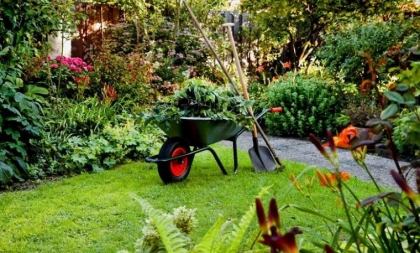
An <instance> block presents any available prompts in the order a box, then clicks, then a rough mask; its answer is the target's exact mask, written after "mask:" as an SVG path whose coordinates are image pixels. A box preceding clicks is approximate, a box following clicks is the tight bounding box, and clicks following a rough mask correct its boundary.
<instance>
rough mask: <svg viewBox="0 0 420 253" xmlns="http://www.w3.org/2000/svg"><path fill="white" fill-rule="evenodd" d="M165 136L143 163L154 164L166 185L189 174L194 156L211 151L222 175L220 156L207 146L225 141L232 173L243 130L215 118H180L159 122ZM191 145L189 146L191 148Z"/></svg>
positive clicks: (236, 162)
mask: <svg viewBox="0 0 420 253" xmlns="http://www.w3.org/2000/svg"><path fill="white" fill-rule="evenodd" d="M281 111H282V108H281V107H276V108H270V109H265V110H263V111H262V112H261V113H260V114H258V115H257V116H256V117H255V118H256V119H260V118H261V117H262V116H264V115H265V114H266V113H267V112H272V113H274V112H281ZM159 128H161V129H162V130H163V131H164V132H165V134H166V136H167V139H166V141H165V142H164V143H163V145H162V147H161V149H160V151H159V154H158V155H154V156H151V157H147V158H146V162H149V163H156V164H157V167H158V172H159V176H160V178H161V179H162V181H163V182H164V183H165V184H168V183H174V182H180V181H183V180H184V179H186V178H187V176H188V174H189V173H190V169H191V165H192V162H193V160H194V156H195V154H197V153H200V152H203V151H206V150H208V151H210V152H211V153H212V155H213V157H214V159H215V160H216V162H217V164H218V166H219V167H220V169H221V171H222V173H223V174H225V175H227V174H228V173H227V171H226V169H225V167H224V166H223V164H222V162H221V161H220V158H219V157H218V155H217V154H216V152H215V151H214V149H213V148H211V147H210V146H209V145H211V144H214V143H217V142H219V141H223V140H227V141H232V143H233V145H232V146H233V161H234V168H233V172H234V173H236V172H237V169H238V152H237V139H238V137H239V136H240V135H241V134H242V133H243V132H244V131H245V130H246V129H245V128H243V127H241V126H237V125H236V124H235V123H234V122H233V121H230V120H214V119H210V118H200V117H182V118H181V120H180V121H176V120H173V121H170V122H169V125H159ZM191 147H192V149H191Z"/></svg>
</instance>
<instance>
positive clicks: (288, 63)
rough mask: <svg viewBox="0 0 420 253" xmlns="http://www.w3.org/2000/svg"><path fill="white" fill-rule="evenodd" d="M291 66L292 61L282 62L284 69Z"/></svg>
mask: <svg viewBox="0 0 420 253" xmlns="http://www.w3.org/2000/svg"><path fill="white" fill-rule="evenodd" d="M291 66H292V63H291V62H290V61H287V62H285V63H283V68H285V69H290V68H291Z"/></svg>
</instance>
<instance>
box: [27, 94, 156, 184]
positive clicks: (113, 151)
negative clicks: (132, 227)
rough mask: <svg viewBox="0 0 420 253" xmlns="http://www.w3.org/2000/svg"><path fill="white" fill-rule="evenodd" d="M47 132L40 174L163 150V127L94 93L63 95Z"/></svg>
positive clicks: (102, 165) (36, 172)
mask: <svg viewBox="0 0 420 253" xmlns="http://www.w3.org/2000/svg"><path fill="white" fill-rule="evenodd" d="M45 121H46V132H47V134H46V135H45V136H44V138H43V139H42V140H41V141H39V142H38V143H37V144H36V147H37V148H38V150H39V151H38V157H37V158H38V159H37V160H36V161H34V162H33V163H32V164H31V174H32V176H33V177H34V178H39V177H44V176H46V175H51V174H60V175H61V174H65V175H68V174H72V173H80V172H81V171H101V170H104V169H111V168H113V167H114V166H115V165H117V164H121V163H124V162H126V161H128V160H140V159H143V158H145V157H147V156H150V155H151V154H152V153H155V152H157V151H158V148H159V147H160V146H159V145H160V143H161V139H162V132H161V131H159V130H158V129H154V128H151V127H146V126H145V124H144V122H143V120H141V119H139V118H138V117H136V116H134V115H132V114H130V113H129V112H127V111H125V110H124V109H123V108H121V107H120V104H119V103H115V104H113V105H110V104H105V103H100V102H99V100H98V99H97V98H89V99H87V100H86V101H84V102H81V103H74V102H71V100H67V101H66V102H65V101H62V103H61V104H60V106H59V107H56V108H55V110H54V111H53V112H50V113H49V114H47V115H45Z"/></svg>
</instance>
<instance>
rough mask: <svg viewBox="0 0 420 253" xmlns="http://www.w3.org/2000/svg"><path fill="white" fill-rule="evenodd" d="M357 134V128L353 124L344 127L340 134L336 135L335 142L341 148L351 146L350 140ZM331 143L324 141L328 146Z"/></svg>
mask: <svg viewBox="0 0 420 253" xmlns="http://www.w3.org/2000/svg"><path fill="white" fill-rule="evenodd" d="M356 136H357V129H356V128H355V127H353V126H352V125H349V126H348V127H346V128H344V129H343V131H341V132H340V134H339V135H338V136H334V137H333V139H334V144H335V146H336V147H339V148H351V144H350V141H351V140H352V139H353V138H354V137H356ZM328 145H329V143H324V144H322V146H324V147H326V146H328Z"/></svg>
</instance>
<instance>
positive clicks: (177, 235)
mask: <svg viewBox="0 0 420 253" xmlns="http://www.w3.org/2000/svg"><path fill="white" fill-rule="evenodd" d="M130 195H131V197H133V198H134V199H135V200H137V201H138V202H139V203H140V205H141V207H142V209H143V212H144V213H145V214H146V215H147V216H148V217H149V218H150V219H151V220H152V221H153V224H154V225H155V226H156V229H157V231H158V233H159V236H160V238H161V239H162V244H163V245H162V246H163V247H161V248H160V250H159V251H161V252H168V253H186V252H188V250H187V249H186V248H187V247H188V246H189V245H190V243H191V240H190V239H189V238H188V237H186V236H185V235H184V234H183V233H182V232H181V231H180V230H179V229H178V228H177V227H176V226H175V225H174V224H173V222H172V220H171V219H169V218H167V217H166V216H165V215H163V212H162V211H160V210H158V209H155V208H153V206H152V205H150V204H149V202H147V201H146V200H145V199H143V198H141V197H139V196H137V195H134V194H130Z"/></svg>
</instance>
